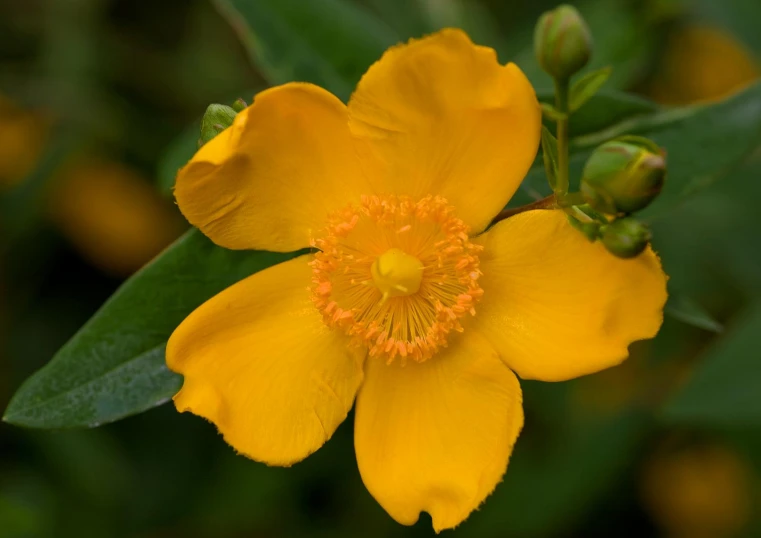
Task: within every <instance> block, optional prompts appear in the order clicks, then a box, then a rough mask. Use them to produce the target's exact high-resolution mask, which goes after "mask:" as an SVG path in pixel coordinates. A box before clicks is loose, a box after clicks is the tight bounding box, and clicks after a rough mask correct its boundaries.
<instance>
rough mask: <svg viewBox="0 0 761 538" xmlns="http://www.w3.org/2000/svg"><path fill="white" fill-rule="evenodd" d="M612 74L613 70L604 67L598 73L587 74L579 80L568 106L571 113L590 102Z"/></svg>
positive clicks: (572, 89)
mask: <svg viewBox="0 0 761 538" xmlns="http://www.w3.org/2000/svg"><path fill="white" fill-rule="evenodd" d="M611 72H612V69H611V68H610V67H603V68H602V69H598V70H597V71H592V72H590V73H587V74H586V75H584V76H583V77H581V78H580V79H579V80H577V81H576V82H575V83H574V84H573V86H572V87H571V94H570V96H569V98H568V106H569V107H570V109H571V112H575V111H577V110H578V109H580V108H581V107H582V106H583V105H584V104H585V103H586V102H587V101H589V99H590V98H591V97H592V96H593V95H594V94H596V93H597V92H598V91H599V90H600V88H602V87H603V85H604V84H605V83H606V82H607V81H608V79H609V78H610V73H611Z"/></svg>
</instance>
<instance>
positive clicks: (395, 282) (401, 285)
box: [370, 248, 424, 299]
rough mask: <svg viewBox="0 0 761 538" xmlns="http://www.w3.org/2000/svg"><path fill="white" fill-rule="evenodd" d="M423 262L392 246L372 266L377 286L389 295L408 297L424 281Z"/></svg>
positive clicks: (415, 291) (384, 297)
mask: <svg viewBox="0 0 761 538" xmlns="http://www.w3.org/2000/svg"><path fill="white" fill-rule="evenodd" d="M423 269H424V267H423V264H422V263H421V262H420V260H418V259H417V258H416V257H414V256H410V255H409V254H407V253H405V252H402V251H401V250H399V249H398V248H390V249H388V250H387V251H386V252H384V253H383V254H381V255H380V256H379V257H378V259H376V260H375V261H374V262H373V264H372V266H370V274H371V275H372V276H373V282H374V283H375V286H376V287H377V288H378V290H380V292H381V293H382V294H383V299H388V298H389V297H406V296H407V295H412V294H413V293H417V292H418V290H419V289H420V284H421V283H422V281H423Z"/></svg>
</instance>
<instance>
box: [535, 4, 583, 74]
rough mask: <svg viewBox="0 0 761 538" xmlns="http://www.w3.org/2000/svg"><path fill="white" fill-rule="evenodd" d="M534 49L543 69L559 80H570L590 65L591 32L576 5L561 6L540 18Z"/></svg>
mask: <svg viewBox="0 0 761 538" xmlns="http://www.w3.org/2000/svg"><path fill="white" fill-rule="evenodd" d="M534 53H535V54H536V59H537V61H538V62H539V65H540V66H541V67H542V69H544V70H545V71H546V72H547V73H549V74H550V75H552V76H553V77H554V78H556V79H559V80H567V79H568V78H569V77H570V76H571V75H573V74H574V73H577V72H578V71H580V70H581V69H582V68H583V67H584V66H585V65H587V62H589V57H590V56H591V55H592V34H591V33H590V32H589V27H588V26H587V23H586V22H584V19H583V18H581V15H580V14H579V12H578V11H577V10H576V8H575V7H573V6H568V5H562V6H558V7H557V8H555V9H553V10H552V11H547V12H545V13H544V14H543V15H542V16H541V17H540V18H539V22H537V24H536V29H535V30H534Z"/></svg>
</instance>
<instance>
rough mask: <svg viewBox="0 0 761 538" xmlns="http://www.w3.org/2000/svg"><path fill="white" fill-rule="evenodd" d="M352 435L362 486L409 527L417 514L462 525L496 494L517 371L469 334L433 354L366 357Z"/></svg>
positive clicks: (512, 419) (516, 409) (518, 412)
mask: <svg viewBox="0 0 761 538" xmlns="http://www.w3.org/2000/svg"><path fill="white" fill-rule="evenodd" d="M365 370H366V374H365V382H364V384H363V385H362V388H361V389H360V391H359V394H358V396H357V407H356V417H355V427H354V442H355V449H356V452H357V462H358V464H359V471H360V473H361V475H362V480H363V481H364V483H365V485H366V486H367V489H368V490H369V491H370V493H371V494H372V495H373V497H375V499H376V500H377V501H378V502H379V503H380V504H381V505H382V506H383V508H385V509H386V511H387V512H388V513H389V514H390V515H391V517H393V518H394V519H395V520H397V521H398V522H399V523H402V524H404V525H412V524H413V523H415V522H416V521H417V519H418V516H419V514H420V512H421V511H426V512H428V513H429V514H431V517H432V519H433V527H434V529H435V530H436V531H437V532H438V531H440V530H442V529H448V528H452V527H454V526H456V525H458V524H459V523H461V522H462V521H463V520H464V519H465V518H467V517H468V515H469V514H470V513H471V512H472V511H473V510H475V509H476V508H477V507H478V506H479V505H480V504H481V502H483V500H484V499H485V498H486V496H487V495H489V493H491V492H492V490H493V489H494V487H495V486H496V485H497V483H498V482H499V481H500V479H501V478H502V475H503V474H504V473H505V470H506V468H507V462H508V459H509V457H510V454H511V453H512V450H513V445H514V443H515V440H516V438H517V437H518V433H519V432H520V430H521V427H522V426H523V409H522V407H521V389H520V385H518V380H517V379H516V377H515V375H514V374H513V373H512V372H511V371H510V370H509V369H508V368H507V367H505V365H504V364H503V363H502V362H501V361H500V360H499V358H498V357H497V355H496V353H495V352H494V350H493V349H492V348H491V347H490V346H489V345H488V343H487V342H486V341H484V340H483V339H482V338H481V337H479V336H478V335H477V334H475V333H471V334H463V335H462V336H461V337H459V338H456V339H455V340H454V341H453V343H452V344H451V345H450V347H449V348H447V349H446V350H444V351H443V352H442V353H440V354H438V355H436V356H434V357H433V358H431V359H430V360H428V361H426V362H423V363H417V362H412V361H409V362H407V364H406V365H404V366H402V365H401V364H400V363H399V362H398V361H396V362H393V363H392V364H389V365H387V364H386V363H385V361H383V360H377V359H374V358H368V360H367V362H366V364H365Z"/></svg>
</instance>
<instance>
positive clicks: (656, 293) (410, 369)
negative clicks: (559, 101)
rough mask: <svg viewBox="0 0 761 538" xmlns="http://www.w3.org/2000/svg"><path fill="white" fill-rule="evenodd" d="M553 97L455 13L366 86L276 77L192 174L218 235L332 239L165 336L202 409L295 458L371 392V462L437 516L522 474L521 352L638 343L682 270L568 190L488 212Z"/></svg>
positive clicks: (296, 243)
mask: <svg viewBox="0 0 761 538" xmlns="http://www.w3.org/2000/svg"><path fill="white" fill-rule="evenodd" d="M540 128H541V112H540V109H539V105H538V102H537V99H536V95H535V93H534V90H533V88H532V87H531V85H530V83H529V82H528V80H527V79H526V77H525V76H524V75H523V73H522V72H521V71H520V69H518V67H517V66H515V65H514V64H508V65H506V66H502V65H500V64H499V63H498V62H497V59H496V54H495V52H494V51H493V50H492V49H489V48H485V47H478V46H475V45H473V43H471V41H470V40H469V39H468V37H467V36H466V35H465V34H464V33H463V32H461V31H459V30H444V31H441V32H439V33H437V34H434V35H432V36H429V37H426V38H424V39H420V40H413V41H410V42H409V43H408V44H406V45H400V46H397V47H394V48H391V49H390V50H389V51H387V52H386V53H385V54H384V56H383V57H382V58H381V60H380V61H379V62H377V63H376V64H374V65H373V66H372V67H370V69H369V71H368V72H367V73H366V74H365V76H364V77H363V78H362V80H361V82H360V83H359V85H358V87H357V89H356V91H355V93H354V95H353V96H352V98H351V100H350V101H349V104H348V106H346V105H344V104H343V103H341V102H340V101H339V100H338V99H337V98H336V97H334V96H333V95H331V94H330V93H328V92H327V91H325V90H323V89H321V88H319V87H316V86H313V85H311V84H303V83H292V84H286V85H283V86H279V87H276V88H272V89H270V90H267V91H265V92H262V93H261V94H259V95H258V96H257V97H256V99H255V102H254V104H253V105H252V106H250V107H249V108H248V109H246V110H244V111H243V112H241V113H240V114H239V115H238V116H237V118H236V120H235V122H234V123H233V125H232V126H231V127H230V128H229V129H227V130H225V131H224V132H222V133H221V134H220V135H219V136H217V137H216V138H214V139H213V140H212V141H211V142H209V143H208V144H206V145H205V146H203V147H202V148H201V149H200V150H199V151H198V153H197V154H196V155H195V157H193V159H192V160H191V162H190V163H189V164H188V165H187V166H186V167H185V168H183V169H182V170H181V171H180V173H179V175H178V177H177V183H176V187H175V196H176V198H177V202H178V203H179V206H180V209H181V210H182V212H183V213H184V215H185V216H186V217H187V218H188V220H189V221H190V222H191V223H192V224H194V225H196V226H198V227H199V228H200V229H201V230H202V231H203V232H204V233H205V234H206V235H207V236H209V237H210V238H211V239H212V240H213V241H215V242H216V243H217V244H219V245H221V246H223V247H227V248H233V249H266V250H274V251H293V250H296V249H300V248H303V247H308V246H312V247H314V248H315V249H316V253H314V254H306V255H303V256H300V257H297V258H295V259H293V260H291V261H288V262H285V263H282V264H280V265H277V266H274V267H271V268H269V269H267V270H264V271H262V272H260V273H257V274H255V275H253V276H251V277H249V278H247V279H245V280H243V281H241V282H239V283H238V284H235V285H233V286H231V287H230V288H228V289H227V290H225V291H223V292H222V293H220V294H219V295H217V296H216V297H214V298H212V299H211V300H209V301H208V302H207V303H205V304H204V305H202V306H201V307H199V308H198V309H197V310H196V311H195V312H193V313H192V314H191V315H190V316H189V317H188V318H187V319H186V320H185V321H184V322H183V323H182V324H181V325H180V327H178V328H177V330H176V331H175V332H174V334H173V335H172V337H171V338H170V341H169V344H168V347H167V363H168V365H169V367H170V368H171V369H172V370H174V371H176V372H179V373H181V374H183V375H184V377H185V381H184V385H183V388H182V390H181V391H180V392H179V393H178V394H177V395H176V396H175V404H176V406H177V409H178V410H180V411H188V410H189V411H192V412H193V413H195V414H197V415H200V416H203V417H205V418H207V419H208V420H210V421H212V422H213V423H214V424H216V426H217V427H218V428H219V431H220V432H221V433H222V434H223V435H224V438H225V440H226V441H227V442H228V443H230V444H231V445H232V446H233V447H234V448H235V449H236V450H237V451H239V452H240V453H242V454H244V455H246V456H248V457H250V458H252V459H255V460H258V461H263V462H266V463H268V464H271V465H291V464H293V463H295V462H297V461H299V460H301V459H303V458H305V457H306V456H308V455H309V454H310V453H312V452H314V451H315V450H317V449H318V448H319V447H320V446H322V444H323V443H325V441H326V440H327V439H328V438H329V437H330V436H331V435H332V434H333V432H334V431H335V429H336V428H337V427H338V425H339V424H340V423H341V422H342V421H343V420H344V418H345V417H346V415H347V413H348V411H349V410H350V408H351V407H352V404H353V402H354V399H355V396H356V416H355V429H354V439H355V447H356V454H357V461H358V464H359V470H360V473H361V475H362V479H363V481H364V483H365V484H366V486H367V488H368V489H369V491H370V492H371V493H372V495H373V496H374V497H375V498H376V499H377V500H378V502H379V503H380V504H381V505H382V506H383V507H384V508H385V509H386V510H387V511H388V513H389V514H390V515H391V516H392V517H393V518H394V519H396V520H397V521H399V522H400V523H403V524H408V525H410V524H413V523H415V521H417V519H418V516H419V513H420V512H421V511H427V512H429V513H430V514H431V516H432V519H433V526H434V528H435V529H436V530H437V531H439V530H442V529H446V528H451V527H454V526H456V525H458V524H459V523H460V522H462V521H463V520H464V519H465V518H466V517H467V516H468V515H469V514H470V513H471V512H472V511H473V510H474V509H475V508H477V507H478V506H479V505H480V504H481V502H482V501H483V500H484V499H485V498H486V496H487V495H488V494H489V493H490V492H491V491H492V490H493V489H494V487H495V486H496V485H497V483H498V482H499V481H500V480H501V477H502V476H503V474H504V472H505V470H506V468H507V463H508V459H509V457H510V454H511V452H512V447H513V444H514V443H515V440H516V438H517V436H518V433H519V431H520V429H521V427H522V424H523V411H522V405H521V390H520V386H519V384H518V380H517V378H516V376H515V374H514V373H513V372H515V373H517V374H518V375H520V376H521V377H523V378H527V379H542V380H547V381H557V380H563V379H569V378H572V377H576V376H579V375H583V374H588V373H591V372H595V371H598V370H601V369H604V368H607V367H609V366H612V365H614V364H618V363H619V362H621V361H622V360H624V359H625V357H626V356H627V346H628V345H629V344H630V343H631V342H632V341H634V340H638V339H643V338H650V337H652V336H654V335H655V334H656V332H657V331H658V329H659V327H660V325H661V320H662V307H663V304H664V302H665V300H666V286H665V275H664V274H663V272H662V270H661V267H660V263H659V261H658V259H657V257H656V256H655V254H654V253H653V252H652V251H651V250H648V251H646V252H644V253H643V254H642V255H640V256H639V257H637V258H635V259H633V260H621V259H618V258H615V257H614V256H612V255H610V254H608V253H607V252H606V251H605V249H604V247H603V246H602V245H600V244H593V243H590V242H589V241H587V240H586V239H585V238H584V236H583V235H582V234H580V233H579V232H578V231H576V230H575V229H573V228H572V227H571V225H570V224H569V223H568V221H567V219H566V217H565V215H564V213H563V212H562V211H551V210H544V211H542V210H538V211H529V212H525V213H522V214H520V215H517V216H515V217H512V218H510V219H507V220H503V221H501V222H499V223H498V224H496V225H494V226H493V227H491V228H490V229H489V230H486V228H487V227H488V226H489V223H490V222H491V221H492V219H493V217H494V216H495V215H496V214H497V213H498V212H499V211H500V210H501V209H502V208H503V207H504V206H505V204H506V203H507V201H508V200H509V199H510V197H511V196H512V194H513V193H514V192H515V190H516V189H517V188H518V186H519V185H520V182H521V180H522V179H523V177H524V175H525V174H526V172H527V171H528V169H529V167H530V166H531V164H532V162H533V161H534V158H535V156H536V152H537V147H538V144H539V135H540Z"/></svg>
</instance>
